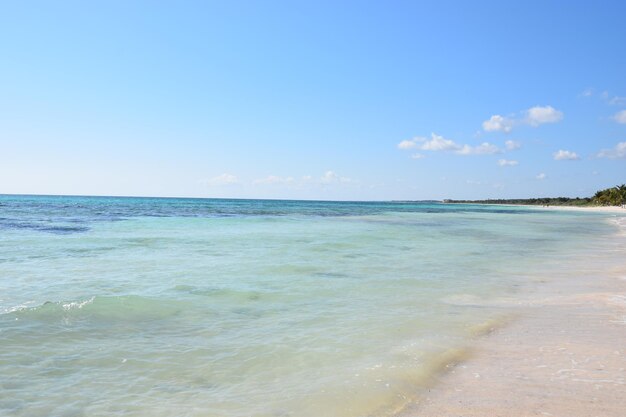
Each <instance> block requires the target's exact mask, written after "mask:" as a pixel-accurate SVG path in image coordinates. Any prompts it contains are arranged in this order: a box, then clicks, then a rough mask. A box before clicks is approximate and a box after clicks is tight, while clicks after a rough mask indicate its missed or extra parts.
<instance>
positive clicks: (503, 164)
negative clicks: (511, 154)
mask: <svg viewBox="0 0 626 417" xmlns="http://www.w3.org/2000/svg"><path fill="white" fill-rule="evenodd" d="M518 164H519V162H517V161H513V160H510V159H500V160H498V165H499V166H501V167H514V166H515V165H518Z"/></svg>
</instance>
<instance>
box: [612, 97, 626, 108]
mask: <svg viewBox="0 0 626 417" xmlns="http://www.w3.org/2000/svg"><path fill="white" fill-rule="evenodd" d="M609 104H613V105H617V106H621V105H623V104H626V97H619V96H615V97H613V98H611V99H609Z"/></svg>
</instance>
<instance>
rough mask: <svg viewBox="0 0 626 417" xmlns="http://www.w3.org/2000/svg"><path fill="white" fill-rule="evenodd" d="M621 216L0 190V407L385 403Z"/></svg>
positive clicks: (298, 414)
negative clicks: (27, 193)
mask: <svg viewBox="0 0 626 417" xmlns="http://www.w3.org/2000/svg"><path fill="white" fill-rule="evenodd" d="M621 220H623V218H616V217H615V216H614V215H613V216H612V215H609V214H606V213H604V214H598V213H581V212H571V211H559V210H542V209H537V208H528V207H514V206H491V205H468V204H443V203H438V202H326V201H280V200H229V199H185V198H130V197H67V196H23V195H2V196H0V415H2V416H20V417H22V416H23V417H38V416H41V417H44V416H45V417H49V416H68V417H70V416H72V417H73V416H76V417H79V416H81V417H83V416H84V417H91V416H125V417H129V416H130V417H135V416H137V417H139V416H146V417H147V416H150V417H161V416H163V417H164V416H168V417H170V416H177V417H186V416H189V417H192V416H193V417H200V416H202V417H365V416H374V417H379V416H392V415H394V414H395V413H397V412H399V411H400V410H401V409H402V408H403V407H404V406H405V405H406V404H408V403H410V402H412V401H415V400H416V399H417V398H418V397H419V396H420V395H423V393H424V392H425V391H426V390H427V389H428V387H429V386H431V384H434V383H436V379H437V377H438V376H439V375H441V374H442V373H445V371H446V369H447V368H448V367H449V366H450V365H451V364H454V363H456V362H458V361H462V360H463V359H464V358H465V357H467V355H468V354H469V353H468V352H469V351H470V348H471V343H472V340H474V339H475V338H477V337H481V335H482V334H484V333H485V332H488V331H489V330H490V329H492V328H494V327H495V326H498V325H504V324H505V323H506V322H507V320H511V319H512V316H511V314H510V311H508V310H507V309H506V308H502V303H498V302H497V301H498V300H503V299H507V300H515V299H516V297H525V296H526V295H524V294H528V292H529V291H530V292H531V293H532V288H533V286H537V285H541V283H542V282H545V280H549V279H550V277H551V276H552V272H556V271H558V272H559V274H558V276H560V277H563V276H568V274H564V273H563V271H566V272H567V271H568V268H572V267H570V266H569V265H570V262H569V261H570V260H572V259H583V258H585V257H588V259H595V261H596V262H598V261H599V259H601V255H602V253H604V251H606V250H607V248H608V247H609V246H608V245H609V243H608V242H610V241H611V240H610V239H612V236H614V235H615V234H616V233H617V230H618V227H617V226H618V225H617V223H618V221H621ZM575 273H576V271H575V270H573V269H572V271H571V274H575ZM561 279H563V278H561Z"/></svg>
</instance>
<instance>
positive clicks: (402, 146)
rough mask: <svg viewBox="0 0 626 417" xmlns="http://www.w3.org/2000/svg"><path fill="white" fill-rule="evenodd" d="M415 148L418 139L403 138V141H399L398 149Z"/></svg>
mask: <svg viewBox="0 0 626 417" xmlns="http://www.w3.org/2000/svg"><path fill="white" fill-rule="evenodd" d="M413 148H417V143H416V140H415V139H413V140H403V141H402V142H400V143H398V149H413Z"/></svg>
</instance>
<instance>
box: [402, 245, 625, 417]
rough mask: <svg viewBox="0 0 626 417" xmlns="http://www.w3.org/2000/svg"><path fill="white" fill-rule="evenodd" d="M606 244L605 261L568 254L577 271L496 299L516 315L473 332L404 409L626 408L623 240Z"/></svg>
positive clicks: (408, 413)
mask: <svg viewBox="0 0 626 417" xmlns="http://www.w3.org/2000/svg"><path fill="white" fill-rule="evenodd" d="M610 252H612V253H611V254H610V256H608V257H607V260H610V261H608V263H606V264H605V263H603V262H585V260H582V259H577V260H565V262H569V263H570V264H574V265H575V268H577V274H576V277H574V279H571V277H568V276H567V273H566V272H565V271H564V272H563V273H562V274H561V276H559V273H558V272H557V273H556V274H555V273H553V274H552V275H553V276H551V277H550V279H548V280H547V281H546V282H542V283H540V284H539V285H537V287H535V288H534V289H533V290H532V291H530V292H529V294H528V295H527V296H526V297H525V298H523V299H521V300H520V299H518V300H516V301H514V300H513V299H511V300H501V301H500V304H501V305H502V307H503V311H504V310H508V311H509V313H510V312H512V313H513V314H514V315H515V316H516V318H515V319H514V320H512V321H511V322H510V323H509V324H508V325H506V326H504V327H501V328H497V329H493V331H492V332H491V333H489V334H488V335H486V336H484V337H481V338H478V339H477V340H476V341H475V344H474V345H473V355H472V357H471V358H470V359H469V360H467V361H464V362H462V363H459V364H456V365H454V366H451V367H450V369H449V371H448V372H447V373H446V374H444V375H441V376H440V378H439V381H437V383H436V384H434V385H433V387H432V388H431V389H429V390H428V391H427V392H426V393H425V395H423V396H422V397H421V399H420V400H419V401H417V402H415V403H413V404H411V405H410V406H409V407H408V408H406V409H405V410H404V412H403V413H401V416H403V417H461V416H462V417H478V416H480V417H487V416H489V417H499V416H502V417H504V416H506V417H516V416H562V417H578V416H580V417H583V416H585V417H593V416H597V417H622V416H624V415H626V414H625V413H626V263H624V261H623V259H626V257H623V254H624V253H626V245H625V244H624V241H623V240H617V241H616V245H615V247H614V248H613V249H612V250H611V251H610ZM568 268H569V267H568ZM568 270H570V271H571V269H568ZM554 275H556V276H554Z"/></svg>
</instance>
